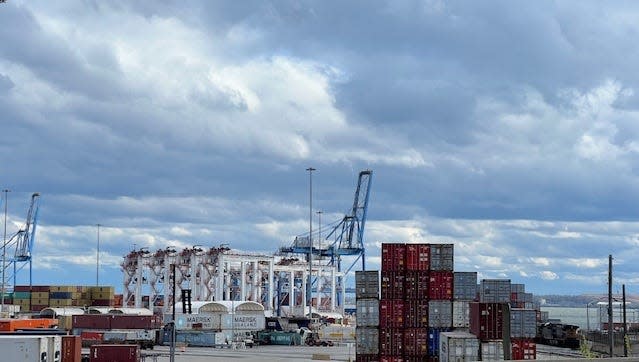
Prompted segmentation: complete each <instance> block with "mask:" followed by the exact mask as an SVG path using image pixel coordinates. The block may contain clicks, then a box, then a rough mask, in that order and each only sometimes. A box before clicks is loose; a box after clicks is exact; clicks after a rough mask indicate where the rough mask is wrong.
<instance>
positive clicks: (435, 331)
mask: <svg viewBox="0 0 639 362" xmlns="http://www.w3.org/2000/svg"><path fill="white" fill-rule="evenodd" d="M450 330H451V329H450V328H428V355H429V356H431V357H439V334H440V333H441V332H449V331H450Z"/></svg>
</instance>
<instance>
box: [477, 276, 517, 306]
mask: <svg viewBox="0 0 639 362" xmlns="http://www.w3.org/2000/svg"><path fill="white" fill-rule="evenodd" d="M479 301H480V302H482V303H508V302H510V279H482V281H481V283H480V285H479Z"/></svg>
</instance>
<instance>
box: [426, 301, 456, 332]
mask: <svg viewBox="0 0 639 362" xmlns="http://www.w3.org/2000/svg"><path fill="white" fill-rule="evenodd" d="M428 326H429V327H431V328H451V327H452V326H453V302H451V301H450V300H431V301H429V302H428Z"/></svg>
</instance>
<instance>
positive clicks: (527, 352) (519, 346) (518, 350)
mask: <svg viewBox="0 0 639 362" xmlns="http://www.w3.org/2000/svg"><path fill="white" fill-rule="evenodd" d="M510 345H511V346H512V348H511V351H512V354H511V358H512V359H513V360H528V359H537V344H536V343H535V340H534V339H528V338H521V339H520V338H512V339H511V340H510Z"/></svg>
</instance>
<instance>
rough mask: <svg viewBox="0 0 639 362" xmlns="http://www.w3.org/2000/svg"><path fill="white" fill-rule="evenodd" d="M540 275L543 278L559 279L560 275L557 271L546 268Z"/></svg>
mask: <svg viewBox="0 0 639 362" xmlns="http://www.w3.org/2000/svg"><path fill="white" fill-rule="evenodd" d="M539 276H540V277H541V279H544V280H557V279H559V276H558V275H557V274H556V273H554V272H551V271H549V270H544V271H542V272H539Z"/></svg>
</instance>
